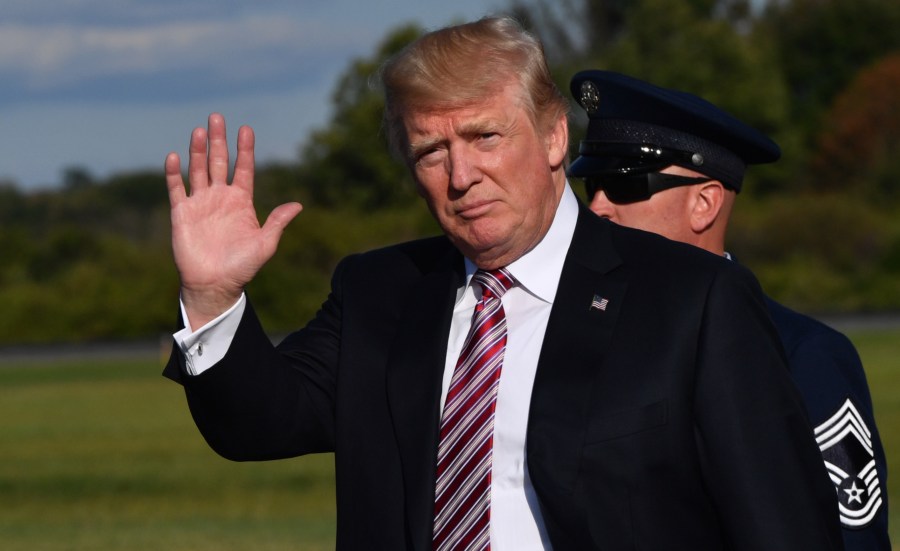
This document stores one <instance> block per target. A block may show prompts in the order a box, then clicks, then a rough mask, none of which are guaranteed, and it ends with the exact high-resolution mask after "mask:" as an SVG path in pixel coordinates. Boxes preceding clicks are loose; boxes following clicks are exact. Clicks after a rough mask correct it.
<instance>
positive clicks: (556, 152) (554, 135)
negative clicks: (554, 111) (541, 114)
mask: <svg viewBox="0 0 900 551" xmlns="http://www.w3.org/2000/svg"><path fill="white" fill-rule="evenodd" d="M546 142H547V160H548V161H549V162H550V167H551V168H553V169H556V168H558V167H560V166H562V164H563V162H564V161H565V160H566V155H568V154H569V120H568V118H567V117H566V114H565V113H562V114H560V116H559V117H558V118H557V119H556V121H555V122H554V123H553V127H552V128H550V130H549V131H548V133H547V139H546Z"/></svg>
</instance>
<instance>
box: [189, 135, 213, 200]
mask: <svg viewBox="0 0 900 551" xmlns="http://www.w3.org/2000/svg"><path fill="white" fill-rule="evenodd" d="M188 180H190V182H191V195H193V194H194V193H196V192H197V191H198V190H201V189H205V188H206V187H208V186H209V173H208V172H207V165H206V130H204V129H202V128H195V129H194V131H193V132H192V133H191V147H190V159H189V160H188Z"/></svg>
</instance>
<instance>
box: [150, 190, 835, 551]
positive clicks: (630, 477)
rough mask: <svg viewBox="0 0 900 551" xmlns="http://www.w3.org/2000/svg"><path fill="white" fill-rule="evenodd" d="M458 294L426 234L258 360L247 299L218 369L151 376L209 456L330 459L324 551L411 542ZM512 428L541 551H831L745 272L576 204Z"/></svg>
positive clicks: (388, 256) (446, 262)
mask: <svg viewBox="0 0 900 551" xmlns="http://www.w3.org/2000/svg"><path fill="white" fill-rule="evenodd" d="M462 283H463V259H462V257H461V255H460V254H459V252H458V251H456V250H455V249H454V248H453V247H452V246H451V244H450V243H449V241H448V240H447V239H446V238H444V237H440V238H432V239H426V240H422V241H416V242H412V243H407V244H403V245H398V246H393V247H389V248H386V249H382V250H378V251H373V252H369V253H365V254H361V255H357V256H353V257H349V258H348V259H346V260H345V261H343V262H342V263H341V265H340V266H339V267H338V269H337V270H336V272H335V275H334V278H333V282H332V292H331V294H330V295H329V297H328V300H327V301H326V302H325V303H324V305H323V306H322V309H321V310H320V312H319V313H318V314H317V316H316V318H315V319H314V320H313V321H312V322H310V323H309V324H308V325H307V326H306V327H305V328H304V329H302V330H300V331H298V332H297V333H294V334H292V335H291V336H289V337H288V338H286V339H285V340H284V342H282V343H281V344H280V345H279V346H278V348H277V349H276V348H274V347H272V346H271V344H270V343H269V340H268V338H267V337H266V335H265V333H264V332H263V330H262V328H261V327H260V325H259V322H258V320H257V318H256V316H255V315H254V313H253V311H252V308H249V307H248V309H247V311H246V313H245V316H244V318H243V320H242V321H241V324H240V327H239V329H238V332H237V335H236V336H235V339H234V341H233V343H232V345H231V348H230V349H229V351H228V353H227V354H226V356H225V358H224V359H223V360H222V361H221V362H220V363H219V364H218V365H216V366H214V367H213V368H211V369H210V370H208V371H206V372H204V373H203V374H201V375H199V376H196V377H186V376H182V371H183V366H182V365H181V364H182V363H183V358H182V357H181V355H180V354H177V353H176V354H173V359H172V361H171V362H170V364H169V366H168V367H167V369H166V373H167V375H168V376H170V377H172V378H175V379H177V380H180V381H181V382H182V383H183V384H184V387H185V391H186V394H187V398H188V402H189V405H190V408H191V411H192V414H193V416H194V419H195V422H196V423H197V425H198V427H199V428H200V430H201V432H202V433H203V435H204V437H205V438H206V440H207V441H208V442H209V444H210V445H211V446H212V447H213V448H214V449H215V450H216V451H217V452H218V453H220V454H221V455H223V456H225V457H227V458H230V459H234V460H259V459H273V458H281V457H291V456H296V455H299V454H305V453H312V452H324V451H334V452H335V463H336V466H335V471H336V487H337V508H338V513H337V516H338V518H337V523H338V534H337V547H338V549H365V550H373V549H375V550H402V549H410V550H412V549H416V550H426V549H430V548H431V543H430V542H431V521H432V511H433V499H434V480H435V458H436V449H437V435H438V420H439V417H440V411H439V399H440V387H441V375H442V371H443V367H444V358H445V354H446V346H447V335H448V330H449V325H450V318H451V312H452V309H453V305H454V300H455V296H456V289H457V288H458V287H459V286H460V285H462ZM594 295H599V296H600V297H603V298H606V299H608V301H609V303H608V306H607V308H606V310H605V311H603V310H598V309H596V308H594V309H592V308H591V307H590V305H591V301H592V299H593V297H594ZM527 430H528V432H527V450H526V460H527V464H528V468H529V473H530V475H531V479H532V481H533V484H534V487H535V490H536V492H537V495H538V499H539V501H540V506H541V512H542V514H543V518H544V521H545V523H546V525H547V529H548V533H549V536H550V539H551V541H552V543H553V546H554V549H556V550H557V551H559V550H569V549H572V550H588V549H604V550H620V549H623V550H624V549H629V550H630V549H639V550H648V549H653V550H656V549H659V550H662V549H665V550H670V549H691V550H704V551H712V550H719V549H737V550H750V549H755V550H761V549H765V550H779V549H783V550H790V551H798V550H806V549H808V550H815V551H822V550H826V549H839V548H840V546H841V543H840V530H839V525H838V520H837V511H836V510H835V504H834V489H833V487H832V486H831V485H830V483H829V481H828V480H827V477H826V475H825V471H824V467H823V464H822V461H821V456H820V454H819V452H818V449H817V447H816V445H815V443H814V441H813V439H812V437H811V428H810V426H809V424H808V421H807V419H806V417H805V413H804V412H803V408H802V405H801V404H800V401H799V397H798V395H797V393H796V391H795V390H794V388H793V386H792V384H791V383H790V380H789V377H788V372H787V368H786V367H785V361H784V356H783V351H782V349H781V347H780V346H779V345H778V344H777V338H776V336H775V332H774V328H773V327H772V325H771V322H770V321H769V318H768V315H767V314H766V311H765V306H764V304H763V299H762V295H761V293H760V290H759V288H758V285H757V283H756V280H755V279H754V278H753V277H752V276H751V275H750V274H749V272H747V271H746V270H745V269H743V268H741V267H740V266H738V265H737V264H736V263H732V262H727V261H725V260H724V259H722V258H719V257H716V256H714V255H711V254H708V253H705V252H703V251H700V250H699V249H695V248H693V247H690V246H687V245H681V244H676V243H673V242H670V241H667V240H664V239H662V238H660V237H658V236H654V235H651V234H648V233H645V232H640V231H636V230H630V229H626V228H622V227H619V226H616V225H614V224H610V223H609V222H607V221H604V220H602V219H600V218H598V217H596V216H594V215H593V214H591V213H590V211H588V210H587V209H586V208H584V207H583V206H582V207H581V210H580V213H579V218H578V223H577V226H576V230H575V235H574V238H573V242H572V245H571V247H570V250H569V251H568V254H567V257H566V261H565V264H564V267H563V272H562V275H561V280H560V285H559V291H558V292H557V296H556V299H555V301H554V304H553V308H552V311H551V314H550V319H549V323H548V327H547V331H546V335H545V337H544V342H543V346H542V351H541V355H540V358H539V362H538V368H537V375H536V378H535V382H534V390H533V395H532V399H531V406H530V413H529V420H528V429H527Z"/></svg>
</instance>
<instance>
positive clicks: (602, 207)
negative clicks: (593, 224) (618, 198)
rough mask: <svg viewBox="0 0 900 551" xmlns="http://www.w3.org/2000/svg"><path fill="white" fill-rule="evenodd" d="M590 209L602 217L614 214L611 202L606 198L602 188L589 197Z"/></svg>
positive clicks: (609, 216)
mask: <svg viewBox="0 0 900 551" xmlns="http://www.w3.org/2000/svg"><path fill="white" fill-rule="evenodd" d="M590 209H591V211H592V212H593V213H594V214H596V215H597V216H600V217H603V218H612V217H613V215H614V214H615V209H614V207H613V204H612V203H611V202H610V200H609V199H607V198H606V193H605V192H604V191H603V190H602V189H601V190H598V191H597V192H596V193H594V196H593V197H591V204H590Z"/></svg>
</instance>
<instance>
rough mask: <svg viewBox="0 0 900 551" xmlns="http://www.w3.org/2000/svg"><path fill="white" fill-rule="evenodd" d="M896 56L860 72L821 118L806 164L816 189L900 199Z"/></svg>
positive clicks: (875, 201)
mask: <svg viewBox="0 0 900 551" xmlns="http://www.w3.org/2000/svg"><path fill="white" fill-rule="evenodd" d="M898 89H900V51H898V52H897V53H894V54H892V55H889V56H886V57H884V58H882V59H880V60H879V61H877V62H876V63H874V64H872V65H871V66H869V67H867V68H865V69H863V70H862V71H860V72H859V73H858V74H857V75H856V78H855V79H854V80H853V81H852V82H851V83H850V85H849V86H848V87H847V88H846V89H845V90H844V91H842V92H841V93H840V94H838V95H837V97H836V98H835V101H834V103H833V105H832V106H831V108H830V109H829V110H828V111H827V112H826V113H825V115H824V118H823V124H822V131H821V132H820V133H819V137H818V139H817V143H818V147H817V149H816V151H815V153H814V155H813V158H812V160H811V162H810V174H811V176H812V182H813V183H814V185H815V189H817V190H826V191H830V192H841V191H843V192H851V193H852V192H857V193H859V194H861V195H862V196H864V197H866V198H867V199H868V200H869V201H870V203H871V204H872V205H873V206H879V207H881V208H883V207H885V206H894V207H896V204H897V201H898V199H900V96H898V95H897V90H898Z"/></svg>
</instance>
